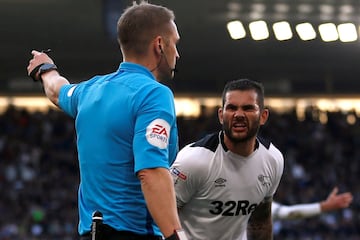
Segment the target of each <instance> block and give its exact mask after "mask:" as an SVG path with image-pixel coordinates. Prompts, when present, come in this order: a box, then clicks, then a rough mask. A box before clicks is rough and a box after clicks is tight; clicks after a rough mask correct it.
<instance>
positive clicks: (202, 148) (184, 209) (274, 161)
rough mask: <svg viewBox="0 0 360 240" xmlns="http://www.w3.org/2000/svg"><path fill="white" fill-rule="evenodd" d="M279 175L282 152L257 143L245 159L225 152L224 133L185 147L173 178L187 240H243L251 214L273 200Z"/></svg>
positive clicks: (176, 164) (280, 172) (172, 167)
mask: <svg viewBox="0 0 360 240" xmlns="http://www.w3.org/2000/svg"><path fill="white" fill-rule="evenodd" d="M283 169H284V159H283V155H282V154H281V152H280V151H279V150H278V149H277V148H276V147H275V146H274V145H273V144H271V143H269V142H268V143H265V142H262V141H261V140H257V147H256V149H255V151H254V152H253V153H252V154H251V155H250V156H248V157H242V156H240V155H237V154H235V153H232V152H230V151H228V150H227V148H226V146H225V144H224V143H223V133H222V132H220V133H218V134H217V133H215V134H210V135H208V136H206V137H204V138H203V139H201V140H199V141H197V142H195V143H192V144H189V145H187V146H186V147H184V148H183V149H182V150H181V151H180V152H179V153H178V155H177V158H176V160H175V162H174V163H173V165H172V166H171V174H172V176H173V178H174V184H175V191H176V198H177V204H178V208H179V216H180V220H181V224H182V227H183V228H184V229H185V231H186V233H187V234H188V237H189V239H192V240H244V239H247V237H246V227H247V222H248V220H249V218H250V215H251V213H252V212H253V211H254V209H255V208H256V206H257V205H258V204H259V203H261V202H262V201H263V200H264V199H265V200H266V199H267V198H272V196H273V195H274V193H275V191H276V189H277V187H278V185H279V182H280V178H281V176H282V173H283Z"/></svg>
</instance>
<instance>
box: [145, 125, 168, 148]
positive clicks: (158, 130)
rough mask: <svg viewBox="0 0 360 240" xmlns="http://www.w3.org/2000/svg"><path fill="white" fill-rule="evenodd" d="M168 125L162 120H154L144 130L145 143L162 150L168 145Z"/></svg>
mask: <svg viewBox="0 0 360 240" xmlns="http://www.w3.org/2000/svg"><path fill="white" fill-rule="evenodd" d="M169 134H170V125H169V123H168V122H166V121H165V120H164V119H159V118H158V119H155V120H154V121H152V122H151V123H150V124H149V125H148V126H147V128H146V139H147V141H148V142H149V143H150V144H151V145H153V146H156V147H158V148H161V149H164V148H166V147H167V146H168V144H169Z"/></svg>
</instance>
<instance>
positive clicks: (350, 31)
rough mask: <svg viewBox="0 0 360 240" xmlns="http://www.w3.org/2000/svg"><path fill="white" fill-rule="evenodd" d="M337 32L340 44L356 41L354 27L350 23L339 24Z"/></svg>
mask: <svg viewBox="0 0 360 240" xmlns="http://www.w3.org/2000/svg"><path fill="white" fill-rule="evenodd" d="M337 30H338V32H339V38H340V41H342V42H354V41H356V40H357V39H358V36H357V32H356V27H355V25H354V24H352V23H343V24H339V25H338V27H337Z"/></svg>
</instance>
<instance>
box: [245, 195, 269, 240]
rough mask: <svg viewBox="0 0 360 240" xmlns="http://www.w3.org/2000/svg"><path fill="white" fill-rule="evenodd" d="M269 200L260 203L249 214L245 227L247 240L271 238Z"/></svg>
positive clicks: (266, 239) (267, 239)
mask: <svg viewBox="0 0 360 240" xmlns="http://www.w3.org/2000/svg"><path fill="white" fill-rule="evenodd" d="M271 202H272V201H271V200H270V201H266V202H262V203H260V204H259V205H258V206H257V208H256V209H255V211H254V212H253V213H252V214H251V217H250V219H249V223H248V227H247V237H248V240H272V239H273V233H272V219H271Z"/></svg>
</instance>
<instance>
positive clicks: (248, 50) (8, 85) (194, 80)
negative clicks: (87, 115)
mask: <svg viewBox="0 0 360 240" xmlns="http://www.w3.org/2000/svg"><path fill="white" fill-rule="evenodd" d="M131 2H132V1H129V0H127V1H118V0H103V1H101V0H95V1H88V0H76V1H73V0H61V1H57V0H0V31H1V44H0V49H1V54H0V74H1V82H0V83H1V85H0V86H1V87H0V94H35V95H37V94H41V93H42V92H41V89H40V87H39V86H37V85H34V84H32V82H31V81H28V80H29V79H28V78H27V77H26V66H27V62H28V60H29V59H30V57H31V55H30V51H31V50H32V49H38V50H40V49H46V48H51V49H52V50H53V52H52V53H51V56H52V57H54V59H55V60H56V64H57V65H58V67H59V68H60V71H61V73H62V74H63V75H65V76H66V77H68V78H69V79H70V80H71V81H72V82H76V81H82V80H84V79H87V78H89V77H91V76H92V75H94V74H102V73H107V72H109V71H113V70H115V69H116V68H117V67H118V64H119V63H120V61H121V53H120V51H119V48H118V46H117V43H116V41H115V36H114V35H113V33H114V32H113V31H114V30H115V29H116V25H115V24H116V20H117V18H118V16H119V15H120V13H121V12H122V11H123V8H124V7H125V6H127V5H129V4H130V3H131ZM150 2H152V3H158V4H162V5H164V6H167V7H169V8H171V9H173V10H174V12H175V14H176V22H177V25H178V28H179V32H180V35H181V41H180V44H179V52H180V55H181V59H180V61H179V62H178V69H179V73H178V74H177V76H176V78H175V79H174V81H172V82H170V83H168V84H169V85H171V87H172V88H173V89H174V92H175V93H179V94H181V93H184V94H190V93H194V94H213V93H216V94H217V93H219V92H220V91H221V89H222V87H223V85H224V82H226V81H228V80H232V79H236V78H244V77H246V78H252V79H256V80H260V81H262V82H264V84H265V85H266V89H267V92H268V94H271V95H287V96H289V95H290V96H291V95H304V94H321V95H332V94H345V95H354V94H357V92H358V89H359V88H360V83H359V80H358V76H359V74H360V68H359V67H358V62H359V58H360V54H359V50H360V46H359V40H357V41H355V42H352V43H342V42H340V41H335V42H329V43H325V42H323V41H322V40H321V39H320V36H319V34H318V35H317V38H316V39H315V40H311V41H307V42H304V41H301V40H300V39H299V37H298V36H297V34H296V33H295V28H294V27H295V24H297V23H301V22H304V21H309V22H310V23H312V24H313V25H314V27H315V28H316V30H317V26H318V24H320V23H324V22H328V21H329V22H334V23H335V24H338V23H344V22H352V23H355V24H356V25H357V26H358V23H359V19H360V16H359V11H360V2H359V1H357V0H299V1H285V0H283V1H281V0H253V1H251V0H242V1H239V0H237V1H236V0H221V1H215V0H196V1H189V0H182V1H175V0H168V1H165V0H162V1H160V0H153V1H150ZM259 4H262V6H264V8H263V10H262V11H259V10H256V9H257V8H256V7H257V6H259ZM279 5H280V6H284V5H285V7H286V6H287V9H288V11H285V12H281V11H279V10H276V7H277V6H279ZM302 6H307V7H308V8H310V11H308V13H302V12H301V11H300V10H299V8H301V7H302ZM324 6H325V8H326V7H327V9H328V8H329V7H330V9H332V10H330V11H329V12H328V13H327V14H325V13H324V12H323V11H322V10H321V8H322V7H324ZM254 14H257V15H259V14H260V15H259V17H251V16H253V15H254ZM324 14H325V15H324ZM324 16H325V17H324ZM234 19H238V20H241V21H242V22H243V23H244V24H245V26H246V28H247V25H248V23H249V22H250V21H251V20H258V19H262V20H265V21H267V22H268V27H271V25H272V23H274V22H276V21H280V20H288V21H289V22H290V24H291V26H292V29H293V33H294V37H293V39H291V40H288V41H283V42H279V41H277V40H275V38H274V34H273V32H272V30H271V29H270V38H269V39H267V40H263V41H259V42H256V41H253V40H252V39H251V38H250V36H249V33H248V32H247V36H246V38H245V39H241V40H237V41H234V40H232V39H231V38H230V37H229V35H228V33H227V30H226V23H227V21H229V20H234Z"/></svg>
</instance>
